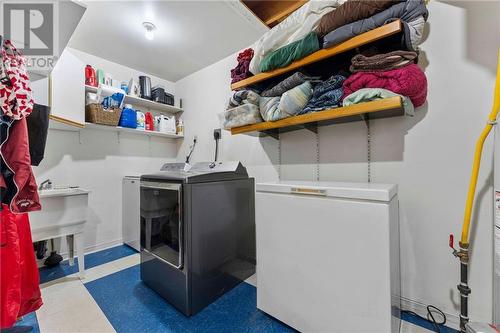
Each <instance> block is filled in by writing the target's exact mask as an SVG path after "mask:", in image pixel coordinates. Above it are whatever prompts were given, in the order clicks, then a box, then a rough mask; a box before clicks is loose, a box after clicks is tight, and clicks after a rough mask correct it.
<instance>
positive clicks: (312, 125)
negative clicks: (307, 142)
mask: <svg viewBox="0 0 500 333" xmlns="http://www.w3.org/2000/svg"><path fill="white" fill-rule="evenodd" d="M304 128H305V129H306V130H308V131H311V132H313V133H315V134H318V123H308V124H304Z"/></svg>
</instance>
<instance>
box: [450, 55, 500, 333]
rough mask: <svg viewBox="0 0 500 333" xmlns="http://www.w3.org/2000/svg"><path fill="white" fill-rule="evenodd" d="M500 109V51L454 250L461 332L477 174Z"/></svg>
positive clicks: (467, 291) (465, 310) (465, 317)
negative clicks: (457, 267) (485, 120)
mask: <svg viewBox="0 0 500 333" xmlns="http://www.w3.org/2000/svg"><path fill="white" fill-rule="evenodd" d="M499 111H500V52H499V54H498V65H497V77H496V81H495V90H494V95H493V106H492V108H491V112H490V115H489V116H488V122H487V124H486V126H485V127H484V129H483V131H482V132H481V135H480V136H479V139H478V140H477V143H476V150H475V152H474V162H473V164H472V173H471V177H470V183H469V192H468V193H467V201H466V204H465V213H464V223H463V225H462V237H461V238H460V250H459V251H456V250H455V249H454V250H453V254H454V255H455V256H456V257H458V258H459V259H460V284H459V285H457V289H458V291H459V292H460V332H462V333H465V332H466V327H465V325H466V323H467V322H468V321H469V316H468V314H469V309H468V307H469V304H468V303H469V294H470V293H471V290H470V288H469V283H468V265H469V250H470V249H469V232H470V224H471V215H472V207H473V205H474V196H475V194H476V185H477V176H478V174H479V167H480V165H481V155H482V152H483V145H484V141H485V140H486V138H487V137H488V134H490V131H491V128H492V127H493V125H495V124H496V121H497V116H498V113H499ZM450 246H451V247H453V236H452V235H451V236H450Z"/></svg>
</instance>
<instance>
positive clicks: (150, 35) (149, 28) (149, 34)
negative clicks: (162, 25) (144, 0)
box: [142, 22, 156, 40]
mask: <svg viewBox="0 0 500 333" xmlns="http://www.w3.org/2000/svg"><path fill="white" fill-rule="evenodd" d="M142 26H143V27H144V29H146V33H145V34H144V36H145V37H146V39H148V40H153V39H154V38H155V33H154V31H155V30H156V27H155V25H154V24H153V23H151V22H143V23H142Z"/></svg>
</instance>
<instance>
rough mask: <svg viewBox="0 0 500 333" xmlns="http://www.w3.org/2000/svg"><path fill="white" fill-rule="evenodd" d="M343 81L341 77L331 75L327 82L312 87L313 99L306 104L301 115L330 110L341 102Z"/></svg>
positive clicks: (343, 78)
mask: <svg viewBox="0 0 500 333" xmlns="http://www.w3.org/2000/svg"><path fill="white" fill-rule="evenodd" d="M344 80H345V77H344V76H343V75H333V76H332V77H330V78H329V79H328V80H326V81H324V82H322V83H320V84H318V85H317V86H316V87H314V91H313V97H312V98H311V100H310V101H309V103H307V105H306V107H305V108H304V109H303V110H302V111H301V114H304V113H309V112H316V111H322V110H326V109H332V108H335V107H337V106H339V104H340V103H341V101H342V96H343V95H344V91H343V88H342V84H343V82H344Z"/></svg>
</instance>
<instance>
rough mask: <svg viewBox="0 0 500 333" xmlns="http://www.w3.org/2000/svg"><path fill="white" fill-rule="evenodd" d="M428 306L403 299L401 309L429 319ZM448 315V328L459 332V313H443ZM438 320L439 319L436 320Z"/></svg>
mask: <svg viewBox="0 0 500 333" xmlns="http://www.w3.org/2000/svg"><path fill="white" fill-rule="evenodd" d="M427 305H428V304H424V303H421V302H418V301H414V300H411V299H409V298H405V297H401V309H402V310H408V311H413V312H415V313H416V314H418V315H420V316H422V317H424V318H427ZM443 312H444V314H445V315H446V324H445V325H446V326H448V327H450V328H453V329H456V330H459V329H460V317H459V316H458V313H448V312H445V311H443ZM436 319H437V318H436Z"/></svg>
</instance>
